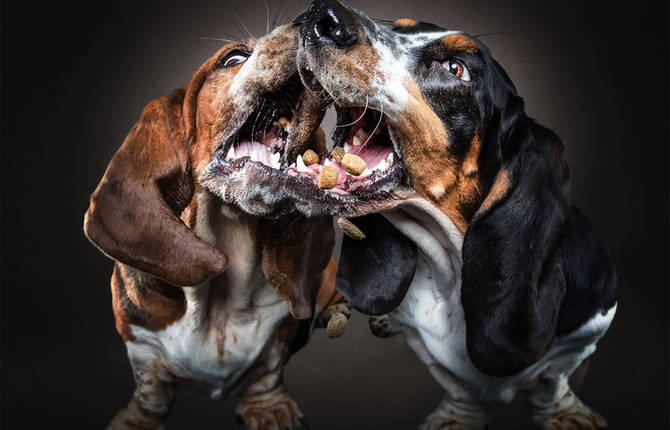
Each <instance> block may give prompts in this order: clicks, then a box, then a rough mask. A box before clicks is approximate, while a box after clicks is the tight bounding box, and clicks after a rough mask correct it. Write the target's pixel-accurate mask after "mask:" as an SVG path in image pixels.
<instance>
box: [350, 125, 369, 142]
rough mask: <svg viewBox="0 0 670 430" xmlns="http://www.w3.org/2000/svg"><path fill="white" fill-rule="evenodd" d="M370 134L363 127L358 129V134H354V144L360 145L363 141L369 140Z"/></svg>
mask: <svg viewBox="0 0 670 430" xmlns="http://www.w3.org/2000/svg"><path fill="white" fill-rule="evenodd" d="M369 136H370V135H369V134H368V133H367V132H366V131H365V130H363V129H362V128H359V129H358V130H357V131H356V135H355V136H354V141H353V143H354V146H358V145H360V144H361V143H362V142H367V140H368V137H369ZM357 142H358V143H357Z"/></svg>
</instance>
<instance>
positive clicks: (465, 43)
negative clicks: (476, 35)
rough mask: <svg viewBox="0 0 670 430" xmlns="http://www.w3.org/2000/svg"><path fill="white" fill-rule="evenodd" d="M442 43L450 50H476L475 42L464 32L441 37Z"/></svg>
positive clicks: (470, 52)
mask: <svg viewBox="0 0 670 430" xmlns="http://www.w3.org/2000/svg"><path fill="white" fill-rule="evenodd" d="M442 44H444V46H446V47H447V48H448V49H450V50H452V51H462V52H467V53H468V54H474V53H475V52H477V49H478V48H477V43H475V41H474V40H472V39H470V38H469V37H468V36H466V35H464V34H451V35H449V36H445V37H443V38H442Z"/></svg>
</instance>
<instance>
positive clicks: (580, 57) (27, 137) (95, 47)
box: [2, 0, 670, 430]
mask: <svg viewBox="0 0 670 430" xmlns="http://www.w3.org/2000/svg"><path fill="white" fill-rule="evenodd" d="M351 4H352V5H354V6H355V7H358V8H360V9H363V10H365V11H366V12H367V13H368V14H370V15H371V16H373V17H376V18H384V19H391V20H393V19H396V18H401V17H411V18H415V19H419V20H426V21H432V22H435V23H438V24H441V25H443V26H446V27H448V28H450V29H460V30H464V31H467V32H469V33H471V34H479V33H490V32H496V33H497V34H494V35H488V36H483V38H482V40H484V41H485V43H487V44H488V45H489V47H490V48H491V50H492V52H493V53H494V56H496V58H498V59H499V61H500V62H501V63H502V65H503V66H504V67H505V68H506V70H507V71H508V72H509V74H510V76H511V77H512V79H513V80H514V82H515V83H516V84H517V87H518V89H519V93H520V94H521V95H523V96H524V97H525V99H526V101H527V110H528V112H529V113H530V114H531V115H532V116H535V117H536V118H537V119H538V120H539V121H540V122H541V123H543V124H544V125H546V126H549V127H551V128H553V129H554V130H556V131H557V132H558V133H559V135H560V136H561V137H562V138H563V140H564V143H565V145H566V151H567V158H568V162H569V164H570V167H571V173H572V183H573V199H574V201H575V203H576V204H577V205H578V206H580V207H581V208H582V209H583V210H584V212H585V213H586V214H587V215H588V216H589V217H590V218H591V219H592V220H593V222H594V223H595V225H596V226H598V228H599V230H600V232H601V234H602V236H603V238H604V240H605V242H606V243H607V244H608V246H609V248H610V250H611V252H612V256H613V258H614V261H615V263H616V265H617V268H618V273H619V280H620V284H619V309H618V313H617V316H616V318H615V320H614V323H613V325H612V327H611V329H610V331H609V333H608V334H607V335H606V336H605V337H604V338H603V340H602V341H601V342H600V344H599V349H598V353H597V354H596V356H595V357H594V359H593V361H592V365H591V371H590V374H589V375H588V377H587V379H586V381H585V384H584V386H583V388H582V390H581V392H580V396H581V397H582V399H583V400H584V401H585V402H586V403H587V404H588V405H590V406H592V407H593V409H595V410H597V411H599V412H601V413H602V414H603V415H604V416H605V417H606V418H607V419H608V421H609V423H610V425H611V428H614V429H630V428H635V429H640V428H668V386H669V378H668V339H669V337H668V304H669V301H668V285H669V282H668V267H669V266H668V262H669V256H668V243H669V240H668V239H669V237H670V236H669V230H668V196H669V195H668V185H669V178H668V161H669V154H668V94H669V93H668V32H667V24H668V5H667V2H664V1H659V2H653V3H652V2H649V3H648V4H645V2H633V3H630V2H626V3H621V4H620V5H617V4H616V3H615V2H588V1H583V0H562V1H556V2H544V1H541V2H540V1H518V2H514V3H511V2H502V1H499V0H488V1H464V0H458V1H439V2H438V1H435V2H430V1H392V0H385V1H383V0H378V1H371V2H362V1H356V2H353V1H352V2H351ZM232 5H233V7H234V8H235V10H236V11H237V13H238V14H239V15H240V16H241V18H242V20H243V21H244V22H245V24H246V25H247V27H248V28H249V30H250V31H251V32H252V33H254V34H255V35H260V34H262V33H263V32H264V31H265V24H266V11H265V6H264V5H263V2H262V0H247V1H245V2H242V3H240V4H237V3H233V4H232ZM278 6H279V0H273V1H272V2H271V3H270V10H271V12H272V15H274V14H275V12H276V10H277V8H278ZM306 6H307V2H300V1H297V2H293V1H291V2H290V4H289V5H288V7H286V8H285V9H284V17H285V18H284V21H286V20H288V19H290V18H292V17H294V16H295V15H297V14H298V13H299V12H300V11H302V10H304V9H305V8H306ZM2 20H3V21H2V31H3V35H2V44H3V46H2V54H3V58H2V87H3V99H2V101H3V104H2V113H3V118H2V119H3V124H2V134H3V136H2V137H3V139H2V428H3V429H32V428H47V427H48V428H69V429H95V428H103V427H104V426H105V425H106V423H107V422H108V420H109V419H110V418H111V417H112V416H113V415H114V414H115V413H116V411H117V410H118V409H119V408H121V407H123V406H124V405H125V404H126V403H127V402H128V400H129V398H130V395H131V393H132V390H133V381H132V377H131V373H130V368H129V364H128V361H127V359H126V356H125V348H124V346H123V343H122V342H121V339H120V337H119V336H118V335H117V334H116V332H115V328H114V321H113V316H112V310H111V293H110V290H109V286H108V285H109V284H108V282H109V276H110V273H111V268H112V263H111V261H109V260H107V259H106V258H105V257H104V256H103V255H102V254H101V253H99V252H98V251H97V250H96V249H94V248H93V247H92V246H91V245H90V244H89V243H88V242H87V241H86V239H85V237H84V235H83V233H82V228H81V226H82V221H83V214H84V211H85V210H86V208H87V206H88V197H89V194H90V193H91V192H92V191H93V189H94V187H95V186H96V184H97V182H98V181H99V179H100V177H101V176H102V174H103V172H104V169H105V167H106V164H107V162H108V161H109V159H110V158H111V156H112V155H113V153H114V152H115V150H116V149H117V147H118V146H119V145H120V144H121V142H122V140H123V138H124V136H125V135H126V133H127V132H128V130H129V129H130V127H131V126H132V125H133V123H134V122H135V121H136V120H137V119H138V118H139V116H140V112H141V110H142V108H143V106H144V105H145V104H146V103H147V102H149V100H151V99H152V98H154V97H159V96H163V95H166V94H168V93H169V92H170V91H171V90H172V89H174V88H177V87H179V86H181V85H182V84H183V83H185V82H186V81H187V79H188V78H189V76H190V74H191V73H192V71H194V70H195V69H197V67H198V66H199V65H200V64H201V63H202V62H203V61H204V60H205V59H207V58H208V56H209V55H211V54H212V53H213V52H214V51H215V50H216V49H217V48H218V47H219V46H220V45H221V44H222V43H223V42H220V41H212V40H208V39H203V38H206V37H214V38H217V37H223V38H238V37H240V36H242V32H240V31H238V30H237V29H236V25H237V26H238V27H239V26H240V25H239V24H236V20H235V18H234V17H233V15H232V14H231V12H230V10H229V8H228V6H227V5H226V3H225V2H222V1H219V0H217V1H206V2H205V1H202V2H193V1H160V2H158V1H155V2H148V1H146V2H118V1H116V2H104V3H98V2H71V1H60V2H49V3H44V4H39V3H36V2H26V1H23V2H19V1H16V0H13V1H4V2H3V4H2ZM286 380H287V383H288V387H289V389H290V391H291V393H292V395H293V396H294V397H295V398H296V399H297V401H298V403H299V404H300V406H301V408H302V410H303V411H304V412H305V414H306V416H307V417H308V419H309V420H310V422H311V424H312V428H313V429H316V430H321V429H338V430H341V429H373V430H376V429H408V428H415V427H416V426H417V425H418V424H419V423H420V422H421V420H422V419H423V418H424V416H425V415H427V414H428V413H429V412H431V411H432V410H433V408H434V407H435V405H436V404H437V403H438V402H439V400H440V399H441V390H440V388H439V386H438V385H437V383H436V382H435V381H433V379H432V378H431V377H430V376H429V374H428V372H427V370H426V369H425V368H424V366H423V365H422V364H421V363H420V362H419V360H418V359H417V358H416V357H415V356H414V354H413V353H412V352H411V351H410V350H409V348H408V347H407V346H406V345H405V343H404V341H403V340H402V339H401V338H395V339H390V340H381V339H377V338H374V337H372V336H371V335H370V334H369V333H368V331H367V324H366V318H365V317H364V316H362V315H358V314H357V315H354V317H353V319H352V321H351V325H350V327H349V330H348V332H347V333H346V334H345V336H344V337H343V338H341V339H338V340H333V341H331V340H328V339H326V338H325V333H324V332H322V331H319V332H317V333H316V334H315V336H314V338H313V340H312V342H311V343H310V344H309V345H308V346H307V347H306V348H305V349H304V350H303V351H301V352H300V353H299V354H298V355H297V356H295V357H294V358H293V359H292V361H291V362H290V363H289V365H288V368H287V376H286ZM233 407H234V402H233V401H232V400H225V401H213V400H210V399H209V398H208V397H206V396H204V395H202V394H199V393H196V392H192V391H190V390H186V389H182V390H180V391H178V394H177V401H176V404H175V408H174V412H173V414H172V415H171V417H170V418H169V419H168V421H167V424H168V427H169V428H172V429H192V428H198V429H200V428H202V429H215V428H216V429H218V428H236V427H235V424H234V420H233V413H232V411H233ZM494 418H495V419H494V422H493V428H499V429H500V428H504V429H524V428H530V419H529V416H528V414H527V413H526V411H525V403H524V401H523V399H517V401H515V402H514V403H513V404H512V405H511V406H508V407H507V408H504V409H501V410H498V411H497V412H496V413H495V417H494Z"/></svg>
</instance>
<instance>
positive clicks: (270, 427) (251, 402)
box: [237, 367, 308, 430]
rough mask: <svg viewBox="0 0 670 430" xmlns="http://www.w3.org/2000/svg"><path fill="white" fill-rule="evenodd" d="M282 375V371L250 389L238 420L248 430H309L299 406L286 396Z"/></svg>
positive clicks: (257, 382) (261, 380)
mask: <svg viewBox="0 0 670 430" xmlns="http://www.w3.org/2000/svg"><path fill="white" fill-rule="evenodd" d="M282 373H283V368H282V367H279V368H278V369H276V370H274V371H272V372H269V373H266V374H265V375H263V376H262V377H260V378H259V379H257V380H255V381H254V382H253V383H252V384H251V385H249V386H248V387H247V389H246V391H245V393H244V395H243V396H242V399H241V400H240V402H239V403H238V405H237V416H238V420H240V421H243V422H244V423H245V425H246V427H247V429H248V430H285V429H294V430H297V429H307V428H308V426H307V422H306V420H305V417H304V416H303V414H302V412H301V411H300V409H299V408H298V405H297V404H296V403H295V402H294V401H293V399H292V398H291V397H290V396H289V395H288V393H287V392H286V387H285V386H284V381H283V378H282Z"/></svg>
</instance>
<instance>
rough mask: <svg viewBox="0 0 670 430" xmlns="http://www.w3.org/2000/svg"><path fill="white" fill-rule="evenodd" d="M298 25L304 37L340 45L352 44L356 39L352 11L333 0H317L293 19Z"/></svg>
mask: <svg viewBox="0 0 670 430" xmlns="http://www.w3.org/2000/svg"><path fill="white" fill-rule="evenodd" d="M293 24H294V25H300V26H301V27H302V28H301V34H302V36H303V37H305V38H309V39H313V40H315V41H316V40H318V41H320V42H322V43H334V44H335V45H337V46H340V47H347V46H352V45H353V44H355V43H356V42H357V41H358V36H357V35H356V27H355V25H354V24H355V20H354V17H353V12H351V11H349V10H347V8H346V7H345V6H344V5H342V4H341V3H340V2H338V1H335V0H317V1H315V2H312V4H311V5H309V9H307V12H305V13H303V14H302V15H300V16H299V17H297V18H296V19H295V20H294V21H293Z"/></svg>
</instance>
